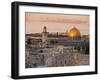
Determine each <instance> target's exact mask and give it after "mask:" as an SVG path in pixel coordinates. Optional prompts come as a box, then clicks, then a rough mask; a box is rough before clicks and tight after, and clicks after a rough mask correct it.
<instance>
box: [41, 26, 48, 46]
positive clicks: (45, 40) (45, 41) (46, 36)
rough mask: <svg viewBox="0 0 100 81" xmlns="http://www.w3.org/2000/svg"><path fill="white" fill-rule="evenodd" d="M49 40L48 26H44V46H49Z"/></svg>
mask: <svg viewBox="0 0 100 81" xmlns="http://www.w3.org/2000/svg"><path fill="white" fill-rule="evenodd" d="M47 40H48V32H47V28H46V26H44V27H43V32H42V43H43V47H46V46H47V43H48V42H47Z"/></svg>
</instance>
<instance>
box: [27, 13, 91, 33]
mask: <svg viewBox="0 0 100 81" xmlns="http://www.w3.org/2000/svg"><path fill="white" fill-rule="evenodd" d="M25 26H26V33H27V34H29V33H41V32H42V31H43V27H44V26H46V27H47V31H48V32H66V31H69V30H70V29H71V28H73V27H76V28H77V29H79V30H80V32H81V34H82V35H83V34H85V35H87V34H89V16H88V15H74V14H72V15H71V14H50V13H30V12H26V13H25Z"/></svg>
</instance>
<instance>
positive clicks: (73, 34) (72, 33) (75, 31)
mask: <svg viewBox="0 0 100 81" xmlns="http://www.w3.org/2000/svg"><path fill="white" fill-rule="evenodd" d="M68 36H69V37H80V36H81V33H80V31H79V30H78V29H77V28H75V27H73V28H72V29H71V30H70V31H69V32H68Z"/></svg>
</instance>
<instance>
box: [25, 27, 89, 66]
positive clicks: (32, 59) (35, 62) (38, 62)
mask: <svg viewBox="0 0 100 81" xmlns="http://www.w3.org/2000/svg"><path fill="white" fill-rule="evenodd" d="M88 44H89V40H87V39H86V40H82V37H81V33H80V31H79V30H78V29H77V28H76V27H73V28H72V29H71V30H70V31H69V32H67V33H59V32H56V33H50V32H47V27H46V26H44V27H43V32H42V33H35V34H27V35H26V50H25V51H26V52H25V53H26V56H25V61H26V68H32V67H57V66H75V65H78V64H82V63H83V60H84V59H85V58H87V59H85V61H84V63H83V64H84V65H85V64H86V65H87V64H89V55H86V53H87V54H89V45H88ZM86 45H88V46H86ZM83 54H84V55H83ZM80 57H83V58H84V59H83V60H82V63H80V62H81V59H80ZM78 59H80V61H79V60H78Z"/></svg>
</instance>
